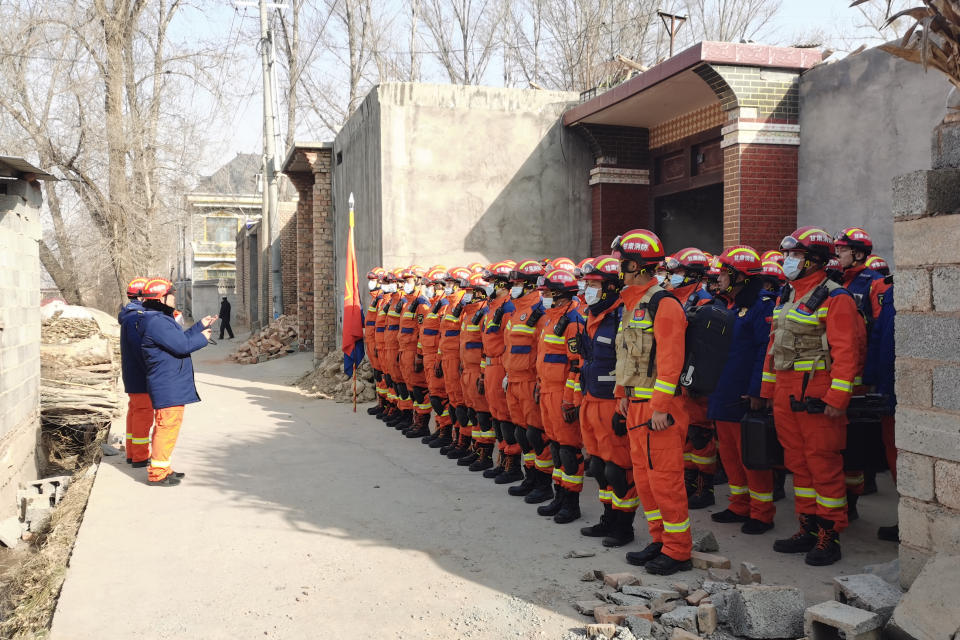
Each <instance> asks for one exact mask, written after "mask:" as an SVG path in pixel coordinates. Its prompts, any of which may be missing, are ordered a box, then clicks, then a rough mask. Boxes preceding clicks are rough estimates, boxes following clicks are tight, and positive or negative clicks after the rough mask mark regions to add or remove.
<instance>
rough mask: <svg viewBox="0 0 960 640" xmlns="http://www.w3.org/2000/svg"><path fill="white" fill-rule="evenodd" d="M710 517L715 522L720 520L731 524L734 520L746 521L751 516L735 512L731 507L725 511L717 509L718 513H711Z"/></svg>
mask: <svg viewBox="0 0 960 640" xmlns="http://www.w3.org/2000/svg"><path fill="white" fill-rule="evenodd" d="M710 519H711V520H713V521H714V522H720V523H722V524H730V523H732V522H746V521H747V520H749V519H750V518H748V517H747V516H742V515H740V514H739V513H734V512H733V511H730V509H724V510H723V511H717V512H716V513H711V514H710Z"/></svg>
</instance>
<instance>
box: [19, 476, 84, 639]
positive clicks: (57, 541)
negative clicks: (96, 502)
mask: <svg viewBox="0 0 960 640" xmlns="http://www.w3.org/2000/svg"><path fill="white" fill-rule="evenodd" d="M93 480H94V476H93V475H90V476H87V475H86V474H85V473H82V472H81V473H78V474H77V475H76V476H74V481H73V483H72V484H71V485H70V487H69V488H68V489H67V492H66V494H65V495H64V497H63V500H61V501H60V504H59V505H58V506H57V508H56V509H54V510H53V515H52V518H51V519H50V523H49V525H48V527H47V529H45V530H43V531H40V532H37V535H36V537H35V538H34V539H33V540H32V543H33V545H34V548H35V551H34V552H33V553H32V554H31V555H30V556H29V558H28V559H27V560H26V561H25V562H24V563H23V564H21V565H20V566H19V567H16V568H14V569H12V570H11V571H10V573H9V574H8V575H7V576H6V580H5V584H4V585H3V589H2V593H0V638H5V639H6V638H9V639H10V640H28V639H33V638H46V637H47V635H48V634H49V631H50V624H51V622H52V621H53V612H54V610H55V609H56V606H57V599H58V598H59V597H60V589H61V587H62V586H63V580H64V578H65V577H66V575H67V563H68V561H69V560H70V554H71V553H72V552H73V545H74V542H75V541H76V538H77V530H78V529H79V528H80V522H81V521H82V520H83V512H84V509H86V506H87V499H88V498H89V496H90V489H91V488H92V487H93Z"/></svg>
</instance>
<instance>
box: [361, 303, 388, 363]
mask: <svg viewBox="0 0 960 640" xmlns="http://www.w3.org/2000/svg"><path fill="white" fill-rule="evenodd" d="M382 296H383V294H382V293H381V292H380V290H379V289H378V290H376V291H371V292H370V302H369V303H368V304H367V311H366V314H365V315H364V319H363V344H364V345H365V346H366V349H367V358H368V359H369V360H370V366H371V367H373V368H374V369H377V370H379V369H380V365H379V364H377V354H376V350H375V348H374V347H375V346H376V340H377V313H378V309H379V306H380V299H381V297H382Z"/></svg>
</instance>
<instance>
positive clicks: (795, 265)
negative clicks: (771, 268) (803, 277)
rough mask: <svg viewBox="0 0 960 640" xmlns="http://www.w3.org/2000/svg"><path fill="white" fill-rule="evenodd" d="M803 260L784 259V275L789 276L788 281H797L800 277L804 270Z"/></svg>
mask: <svg viewBox="0 0 960 640" xmlns="http://www.w3.org/2000/svg"><path fill="white" fill-rule="evenodd" d="M802 265H803V259H802V258H793V257H791V258H784V259H783V275H785V276H787V279H788V280H796V279H797V277H798V276H799V275H800V272H801V271H802V270H803V266H802Z"/></svg>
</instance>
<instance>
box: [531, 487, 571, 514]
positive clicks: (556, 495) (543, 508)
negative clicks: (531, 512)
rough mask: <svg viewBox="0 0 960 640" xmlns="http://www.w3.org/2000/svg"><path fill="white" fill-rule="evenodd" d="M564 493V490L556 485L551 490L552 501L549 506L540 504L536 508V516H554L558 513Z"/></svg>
mask: <svg viewBox="0 0 960 640" xmlns="http://www.w3.org/2000/svg"><path fill="white" fill-rule="evenodd" d="M565 493H566V489H564V488H563V487H561V486H560V485H556V486H554V488H553V500H551V501H550V503H549V504H542V505H540V506H539V507H537V515H541V516H555V515H557V513H558V512H559V511H560V507H561V505H563V496H564V494H565Z"/></svg>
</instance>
